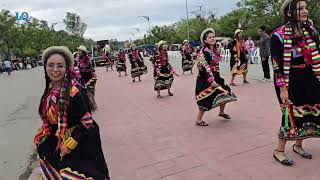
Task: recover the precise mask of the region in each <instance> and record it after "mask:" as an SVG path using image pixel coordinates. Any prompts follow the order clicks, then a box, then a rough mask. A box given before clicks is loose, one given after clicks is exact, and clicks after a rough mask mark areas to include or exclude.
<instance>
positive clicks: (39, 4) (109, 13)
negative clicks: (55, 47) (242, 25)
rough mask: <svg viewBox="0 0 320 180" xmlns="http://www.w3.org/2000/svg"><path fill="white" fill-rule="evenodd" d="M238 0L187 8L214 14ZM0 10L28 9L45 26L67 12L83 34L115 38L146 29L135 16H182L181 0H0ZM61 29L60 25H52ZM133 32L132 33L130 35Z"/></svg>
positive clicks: (196, 1) (160, 20) (157, 20)
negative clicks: (80, 23) (81, 23)
mask: <svg viewBox="0 0 320 180" xmlns="http://www.w3.org/2000/svg"><path fill="white" fill-rule="evenodd" d="M237 1H238V0H188V7H189V11H193V10H197V9H198V7H197V6H203V8H202V10H203V11H212V12H214V13H215V14H217V15H218V16H221V15H224V14H225V13H227V12H230V11H231V10H232V9H234V8H235V7H236V2H237ZM0 9H8V10H10V11H11V12H12V13H15V12H28V13H29V16H33V17H36V18H37V19H40V20H46V21H48V23H49V25H50V24H51V23H54V22H61V21H62V20H63V19H64V18H65V16H66V13H67V12H74V13H77V14H78V15H80V17H81V18H82V20H83V21H84V22H85V23H86V24H87V25H88V28H87V30H86V33H85V37H87V38H91V39H94V40H101V39H110V38H117V39H118V40H127V39H129V38H131V39H136V38H138V37H139V33H138V31H137V30H135V29H134V28H139V29H140V37H142V36H143V34H144V33H146V31H147V30H148V27H149V25H148V22H147V21H146V20H145V19H143V18H138V16H149V17H150V20H151V26H155V25H169V24H172V23H174V22H177V21H179V20H180V19H181V18H186V1H185V0H28V1H25V0H0ZM55 29H56V30H64V29H65V26H64V25H63V24H58V25H56V26H55ZM133 34H134V35H133Z"/></svg>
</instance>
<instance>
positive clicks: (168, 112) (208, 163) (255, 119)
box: [0, 63, 320, 180]
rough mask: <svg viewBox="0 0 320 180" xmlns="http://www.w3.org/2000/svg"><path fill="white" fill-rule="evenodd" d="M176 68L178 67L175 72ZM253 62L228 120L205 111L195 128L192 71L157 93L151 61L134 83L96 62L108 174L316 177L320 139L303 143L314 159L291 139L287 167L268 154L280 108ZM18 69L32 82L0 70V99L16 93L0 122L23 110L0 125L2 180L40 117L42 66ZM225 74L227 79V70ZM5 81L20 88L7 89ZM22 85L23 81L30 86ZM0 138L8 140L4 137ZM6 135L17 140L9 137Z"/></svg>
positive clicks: (20, 159)
mask: <svg viewBox="0 0 320 180" xmlns="http://www.w3.org/2000/svg"><path fill="white" fill-rule="evenodd" d="M177 67H179V63H177ZM179 69H180V68H177V71H178V73H180V74H181V72H180V70H179ZM221 69H222V71H225V70H224V69H228V66H227V64H226V63H222V64H221ZM259 69H260V66H256V65H253V66H251V68H250V71H249V77H250V78H252V79H251V84H249V85H244V84H242V83H241V80H242V79H241V78H237V79H236V83H238V84H239V86H237V87H234V88H233V90H234V92H235V93H236V94H237V96H238V97H239V100H238V101H237V102H235V103H232V104H230V105H228V106H227V113H229V114H230V115H231V116H232V117H233V118H232V120H231V121H224V120H221V119H220V118H219V117H217V116H216V115H217V113H218V112H217V110H213V111H210V112H209V113H207V114H205V116H204V120H206V121H207V122H208V123H209V124H210V126H209V127H207V128H199V127H196V126H195V125H194V121H195V117H196V112H197V106H196V103H195V101H194V86H195V78H196V75H184V76H181V77H179V78H176V79H175V82H174V85H173V92H174V93H175V96H174V97H164V98H163V99H157V98H156V93H155V92H154V91H153V83H154V81H153V79H152V73H151V70H152V69H151V67H150V64H149V73H148V75H146V76H144V77H143V78H142V82H141V83H132V82H131V79H130V77H120V78H119V77H118V76H117V73H116V72H114V71H113V72H112V71H111V72H105V69H104V68H98V69H97V74H98V78H99V80H98V84H97V95H96V96H97V102H98V105H99V110H98V111H97V112H96V113H95V114H94V117H95V119H96V121H97V122H98V123H99V125H100V129H101V136H102V145H103V149H104V152H105V154H106V157H107V161H108V164H109V168H110V171H111V176H112V179H116V180H128V179H130V180H213V179H217V180H231V179H235V178H236V179H240V180H256V179H260V180H270V179H272V180H278V179H279V180H280V179H293V178H296V179H299V178H300V179H311V180H316V179H318V178H319V176H320V172H319V171H316V168H315V167H319V165H320V151H319V150H320V144H319V143H318V140H308V141H307V142H306V145H307V149H308V150H311V152H313V154H314V157H315V159H314V160H304V159H302V158H300V157H298V156H297V155H295V154H294V153H292V151H290V149H291V147H290V146H288V148H287V149H288V150H289V151H288V152H289V156H290V157H292V158H293V159H294V160H296V161H297V164H296V166H294V167H292V168H286V167H283V166H281V165H279V164H278V163H277V162H275V161H274V160H273V158H272V151H273V149H274V146H275V143H276V140H277V138H276V133H277V129H278V127H279V123H280V110H279V108H278V104H277V101H276V99H275V95H274V90H273V87H272V83H271V82H268V83H262V82H260V81H256V80H253V79H260V78H261V77H262V73H261V72H260V70H259ZM222 74H226V75H228V74H229V73H228V72H227V71H226V72H223V73H222ZM16 76H17V78H18V79H19V81H16V82H20V80H24V81H25V82H34V84H33V85H17V83H11V82H10V81H9V80H8V77H4V76H2V77H1V76H0V83H1V87H0V91H1V97H2V98H7V99H9V98H8V97H9V95H10V94H12V93H13V92H15V94H17V93H16V92H19V93H18V94H17V95H16V96H14V97H13V99H14V100H15V103H11V105H6V104H4V103H2V102H1V109H4V110H1V112H5V114H6V115H3V113H1V123H4V124H5V123H7V122H8V121H7V120H8V119H9V120H10V119H12V118H10V117H11V116H10V115H11V114H14V117H24V118H17V119H16V120H15V121H14V122H15V123H16V124H8V123H7V125H6V126H7V128H3V129H4V131H6V132H5V133H4V132H1V150H2V148H6V147H7V149H6V150H5V153H3V154H2V153H1V155H0V156H1V160H2V159H3V158H5V159H7V161H8V162H10V163H5V164H4V165H5V166H3V165H2V164H1V172H0V173H1V175H3V172H4V171H6V174H5V175H3V176H0V179H5V180H6V179H10V180H11V179H17V178H16V177H18V176H15V175H16V173H22V172H24V169H23V168H20V167H24V165H25V164H27V163H28V159H29V157H28V156H29V154H30V153H31V152H32V145H31V144H32V138H33V132H34V130H35V128H36V127H38V124H39V121H38V118H37V115H36V109H37V105H38V101H39V95H40V94H41V91H42V88H41V87H42V84H41V83H43V82H42V79H41V73H40V70H33V71H28V74H27V72H21V75H20V74H18V73H17V74H16ZM9 78H12V77H9ZM225 79H226V80H227V81H229V77H225ZM28 80H29V81H28ZM3 82H4V83H3ZM3 84H5V87H3V86H2V85H3ZM9 84H11V86H14V87H16V88H18V89H15V90H12V89H10V88H8V87H7V86H9ZM23 86H28V87H29V90H26V89H25V88H22V87H23ZM10 90H11V91H10ZM22 92H24V93H22ZM5 93H6V95H3V94H5ZM163 95H166V92H163ZM28 97H29V98H28ZM19 105H20V106H19ZM2 106H3V107H2ZM9 107H11V108H9ZM21 109H23V110H21ZM18 114H20V116H18ZM27 115H28V116H27ZM3 118H4V119H5V120H4V121H2V119H3ZM28 118H29V119H28ZM22 119H23V120H22ZM9 122H10V121H9ZM17 126H18V127H20V129H19V130H18V131H13V132H12V131H9V130H8V129H14V128H15V127H17ZM3 129H1V130H3ZM10 136H13V138H12V137H10ZM9 137H10V139H9ZM21 137H23V138H22V139H21ZM3 139H5V140H4V141H5V142H6V143H4V142H2V140H3ZM12 139H15V140H16V142H14V143H12V144H11V140H12ZM290 145H291V144H290ZM12 147H17V148H16V151H12V150H11V149H12ZM12 152H13V153H14V154H11V153H12ZM9 165H10V166H9ZM2 166H3V167H4V168H3V167H2ZM9 174H10V175H9ZM9 177H10V178H9ZM37 178H39V169H36V171H34V173H33V175H32V176H31V177H30V180H35V179H37Z"/></svg>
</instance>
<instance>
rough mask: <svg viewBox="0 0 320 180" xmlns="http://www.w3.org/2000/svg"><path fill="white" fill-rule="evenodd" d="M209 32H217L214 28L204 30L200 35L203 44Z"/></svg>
mask: <svg viewBox="0 0 320 180" xmlns="http://www.w3.org/2000/svg"><path fill="white" fill-rule="evenodd" d="M208 32H210V33H213V34H214V35H216V32H215V31H214V29H212V28H207V29H205V30H204V31H202V33H201V36H200V41H201V43H202V44H204V39H203V38H204V35H205V34H207V33H208Z"/></svg>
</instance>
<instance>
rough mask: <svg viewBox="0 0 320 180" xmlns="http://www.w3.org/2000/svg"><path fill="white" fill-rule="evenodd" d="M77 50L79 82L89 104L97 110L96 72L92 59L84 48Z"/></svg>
mask: <svg viewBox="0 0 320 180" xmlns="http://www.w3.org/2000/svg"><path fill="white" fill-rule="evenodd" d="M78 50H79V54H80V57H79V70H80V75H81V82H82V83H84V85H85V87H86V90H87V93H88V96H89V98H90V102H92V103H93V108H94V109H97V108H98V106H97V103H96V100H95V89H96V84H97V75H96V70H95V67H94V64H93V61H92V59H90V58H89V56H88V50H87V48H86V47H85V46H83V45H81V46H79V47H78Z"/></svg>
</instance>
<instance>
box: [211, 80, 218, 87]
mask: <svg viewBox="0 0 320 180" xmlns="http://www.w3.org/2000/svg"><path fill="white" fill-rule="evenodd" d="M211 86H212V87H214V88H217V87H218V86H219V84H217V83H216V82H215V81H213V82H212V83H211Z"/></svg>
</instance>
